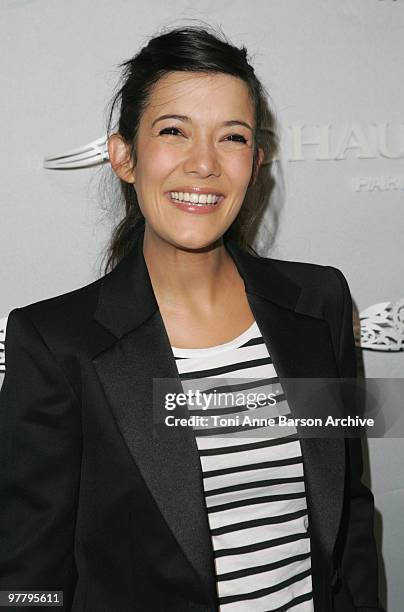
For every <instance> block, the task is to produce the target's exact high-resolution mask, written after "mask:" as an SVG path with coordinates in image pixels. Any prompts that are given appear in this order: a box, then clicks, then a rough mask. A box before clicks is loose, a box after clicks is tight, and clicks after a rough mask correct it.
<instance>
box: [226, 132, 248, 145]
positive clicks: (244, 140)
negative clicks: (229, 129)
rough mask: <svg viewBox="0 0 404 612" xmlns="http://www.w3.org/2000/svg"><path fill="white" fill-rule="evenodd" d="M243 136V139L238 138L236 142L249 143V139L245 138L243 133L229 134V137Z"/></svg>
mask: <svg viewBox="0 0 404 612" xmlns="http://www.w3.org/2000/svg"><path fill="white" fill-rule="evenodd" d="M233 137H235V138H241V140H236V142H244V143H247V139H246V138H244V136H242V135H241V134H231V135H230V136H227V138H233Z"/></svg>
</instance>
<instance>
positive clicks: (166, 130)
mask: <svg viewBox="0 0 404 612" xmlns="http://www.w3.org/2000/svg"><path fill="white" fill-rule="evenodd" d="M172 130H175V131H176V132H179V133H180V134H181V132H180V130H179V129H178V128H176V127H166V128H164V129H163V130H160V132H159V134H168V132H170V131H172ZM169 135H171V134H169ZM172 135H173V136H175V134H172Z"/></svg>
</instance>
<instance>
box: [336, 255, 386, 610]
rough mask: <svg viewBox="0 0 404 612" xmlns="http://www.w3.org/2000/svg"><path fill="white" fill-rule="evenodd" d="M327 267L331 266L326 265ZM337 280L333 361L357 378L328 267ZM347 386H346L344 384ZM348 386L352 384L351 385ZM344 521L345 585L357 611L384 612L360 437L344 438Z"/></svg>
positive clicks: (347, 303) (347, 301)
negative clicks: (379, 587) (379, 595)
mask: <svg viewBox="0 0 404 612" xmlns="http://www.w3.org/2000/svg"><path fill="white" fill-rule="evenodd" d="M330 267H331V266H330ZM331 269H332V270H333V272H334V273H335V274H336V275H337V277H338V280H339V284H340V288H341V291H340V296H341V298H340V299H341V301H340V305H339V313H340V314H339V320H338V321H337V320H336V321H335V322H334V324H335V331H334V332H333V333H334V334H335V336H336V337H337V338H339V340H338V344H337V346H338V348H337V361H338V368H339V375H340V377H341V378H357V366H356V349H355V341H354V334H353V323H352V299H351V294H350V291H349V287H348V283H347V281H346V279H345V276H344V275H343V273H342V272H341V271H340V270H338V269H337V268H331ZM348 388H349V386H348ZM351 388H352V386H351ZM345 444H346V457H347V490H348V493H349V497H348V499H347V500H346V501H347V514H346V516H347V522H346V524H345V526H344V527H345V538H344V547H343V553H342V562H341V569H340V571H341V575H342V577H343V578H344V581H345V583H346V584H347V585H348V588H349V590H350V593H351V595H352V599H353V603H354V606H355V608H356V610H357V611H358V612H376V611H378V612H384V610H383V608H382V606H381V604H380V601H379V599H378V559H377V549H376V542H375V538H374V532H373V527H374V498H373V494H372V492H371V491H370V490H369V489H368V488H367V487H366V486H365V485H364V484H363V483H362V482H361V478H362V472H363V459H362V442H361V438H359V437H357V438H346V439H345Z"/></svg>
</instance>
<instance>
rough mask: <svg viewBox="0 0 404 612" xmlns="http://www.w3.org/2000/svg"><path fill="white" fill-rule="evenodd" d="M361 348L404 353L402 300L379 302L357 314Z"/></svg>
mask: <svg viewBox="0 0 404 612" xmlns="http://www.w3.org/2000/svg"><path fill="white" fill-rule="evenodd" d="M359 318H360V325H361V340H360V346H361V348H366V349H371V350H373V351H404V298H402V299H401V300H398V302H396V303H395V304H394V303H393V302H381V303H380V304H374V305H373V306H369V308H365V310H362V312H361V313H360V314H359Z"/></svg>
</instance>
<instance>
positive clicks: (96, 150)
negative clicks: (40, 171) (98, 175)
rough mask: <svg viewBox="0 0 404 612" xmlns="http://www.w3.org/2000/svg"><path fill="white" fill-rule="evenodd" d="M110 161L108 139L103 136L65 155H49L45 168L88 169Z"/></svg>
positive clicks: (45, 161) (45, 160)
mask: <svg viewBox="0 0 404 612" xmlns="http://www.w3.org/2000/svg"><path fill="white" fill-rule="evenodd" d="M108 159H109V156H108V148H107V137H106V136H102V137H101V138H98V139H97V140H93V141H92V142H89V143H88V144H86V145H84V146H82V147H77V148H76V149H70V150H69V151H65V153H58V154H57V155H48V157H45V159H44V162H43V166H44V168H52V169H54V170H60V169H61V170H64V169H66V168H87V167H88V166H95V165H97V164H101V163H102V162H104V161H107V160H108Z"/></svg>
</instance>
